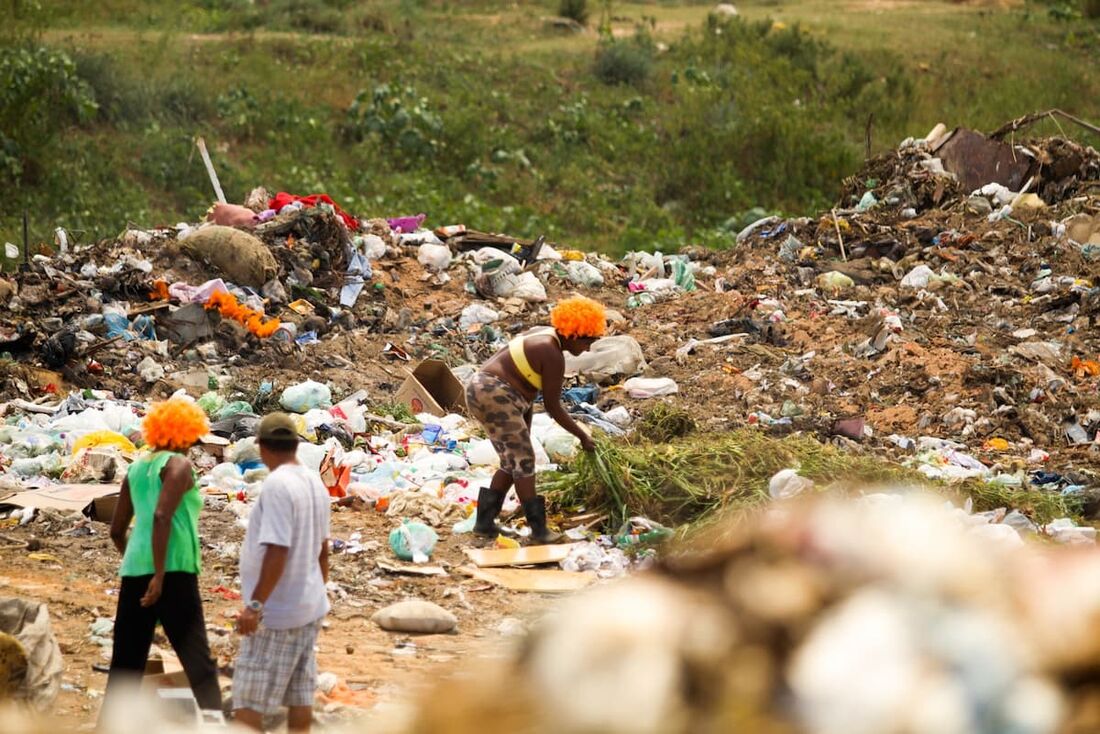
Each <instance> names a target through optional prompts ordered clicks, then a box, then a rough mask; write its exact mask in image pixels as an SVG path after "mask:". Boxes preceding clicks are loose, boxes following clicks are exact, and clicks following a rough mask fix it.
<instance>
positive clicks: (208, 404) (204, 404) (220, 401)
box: [195, 392, 225, 416]
mask: <svg viewBox="0 0 1100 734" xmlns="http://www.w3.org/2000/svg"><path fill="white" fill-rule="evenodd" d="M195 402H196V403H197V404H198V406H199V407H200V408H202V410H203V412H204V413H206V414H207V415H209V416H215V415H217V414H218V411H220V410H221V409H222V408H224V407H225V398H223V397H222V396H221V395H219V394H218V393H216V392H208V393H205V394H204V395H203V396H202V397H201V398H199V399H198V400H196V401H195Z"/></svg>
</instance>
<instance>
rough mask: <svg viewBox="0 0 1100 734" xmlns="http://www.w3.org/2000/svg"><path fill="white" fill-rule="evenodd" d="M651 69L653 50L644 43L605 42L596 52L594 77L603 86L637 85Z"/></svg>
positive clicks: (634, 41)
mask: <svg viewBox="0 0 1100 734" xmlns="http://www.w3.org/2000/svg"><path fill="white" fill-rule="evenodd" d="M652 68H653V48H652V47H651V46H650V45H649V44H646V43H643V42H639V41H637V40H633V41H615V40H607V41H604V42H602V43H601V44H600V47H599V49H597V51H596V66H595V68H594V70H593V71H594V72H595V74H596V77H597V78H598V79H599V80H600V81H601V82H603V83H604V84H610V85H617V84H639V83H641V82H643V81H645V80H646V78H648V77H649V74H650V71H651V70H652Z"/></svg>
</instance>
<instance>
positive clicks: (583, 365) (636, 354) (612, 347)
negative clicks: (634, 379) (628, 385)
mask: <svg viewBox="0 0 1100 734" xmlns="http://www.w3.org/2000/svg"><path fill="white" fill-rule="evenodd" d="M645 366H646V362H645V356H644V355H643V354H642V345H641V344H639V343H638V341H637V340H636V339H635V338H634V337H632V336H608V337H604V338H603V339H600V340H599V341H597V342H595V343H594V344H593V345H592V348H591V349H589V350H588V351H587V352H585V353H584V354H582V355H580V356H579V357H575V356H573V355H572V354H566V355H565V374H566V375H568V376H573V375H580V376H582V377H585V378H587V379H589V380H594V381H595V382H604V381H605V380H609V379H611V378H613V377H615V376H617V375H636V374H638V373H639V372H641V371H642V370H644V369H645Z"/></svg>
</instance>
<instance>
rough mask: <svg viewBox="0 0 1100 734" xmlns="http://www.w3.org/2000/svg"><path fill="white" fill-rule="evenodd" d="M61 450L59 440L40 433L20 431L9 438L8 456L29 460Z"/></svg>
mask: <svg viewBox="0 0 1100 734" xmlns="http://www.w3.org/2000/svg"><path fill="white" fill-rule="evenodd" d="M60 450H61V440H60V439H59V438H57V437H56V436H53V435H51V434H49V433H43V432H42V431H22V432H19V433H15V434H13V435H12V437H11V447H10V448H9V449H8V450H7V452H6V453H7V454H8V455H9V456H14V457H20V458H29V457H34V456H41V455H42V454H48V453H51V452H54V451H60Z"/></svg>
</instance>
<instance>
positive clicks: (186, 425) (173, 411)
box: [141, 398, 210, 451]
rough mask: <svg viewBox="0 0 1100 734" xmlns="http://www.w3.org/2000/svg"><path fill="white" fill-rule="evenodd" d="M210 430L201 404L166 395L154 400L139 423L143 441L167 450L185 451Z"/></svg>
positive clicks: (158, 448) (153, 446)
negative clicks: (165, 398) (164, 398)
mask: <svg viewBox="0 0 1100 734" xmlns="http://www.w3.org/2000/svg"><path fill="white" fill-rule="evenodd" d="M209 430H210V424H209V423H208V422H207V420H206V414H205V413H203V412H202V408H200V407H199V406H198V405H197V404H196V403H195V402H193V401H191V400H187V399H186V398H169V399H168V400H165V401H163V402H160V403H155V404H154V405H153V406H152V407H150V408H149V412H148V413H146V414H145V420H144V421H143V422H142V424H141V432H142V435H143V436H144V437H145V443H146V444H147V445H149V446H151V447H152V448H154V449H157V450H167V451H186V450H187V449H189V448H191V447H192V446H194V445H195V444H196V443H198V442H199V439H200V438H202V437H203V436H205V435H206V434H207V432H209Z"/></svg>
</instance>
